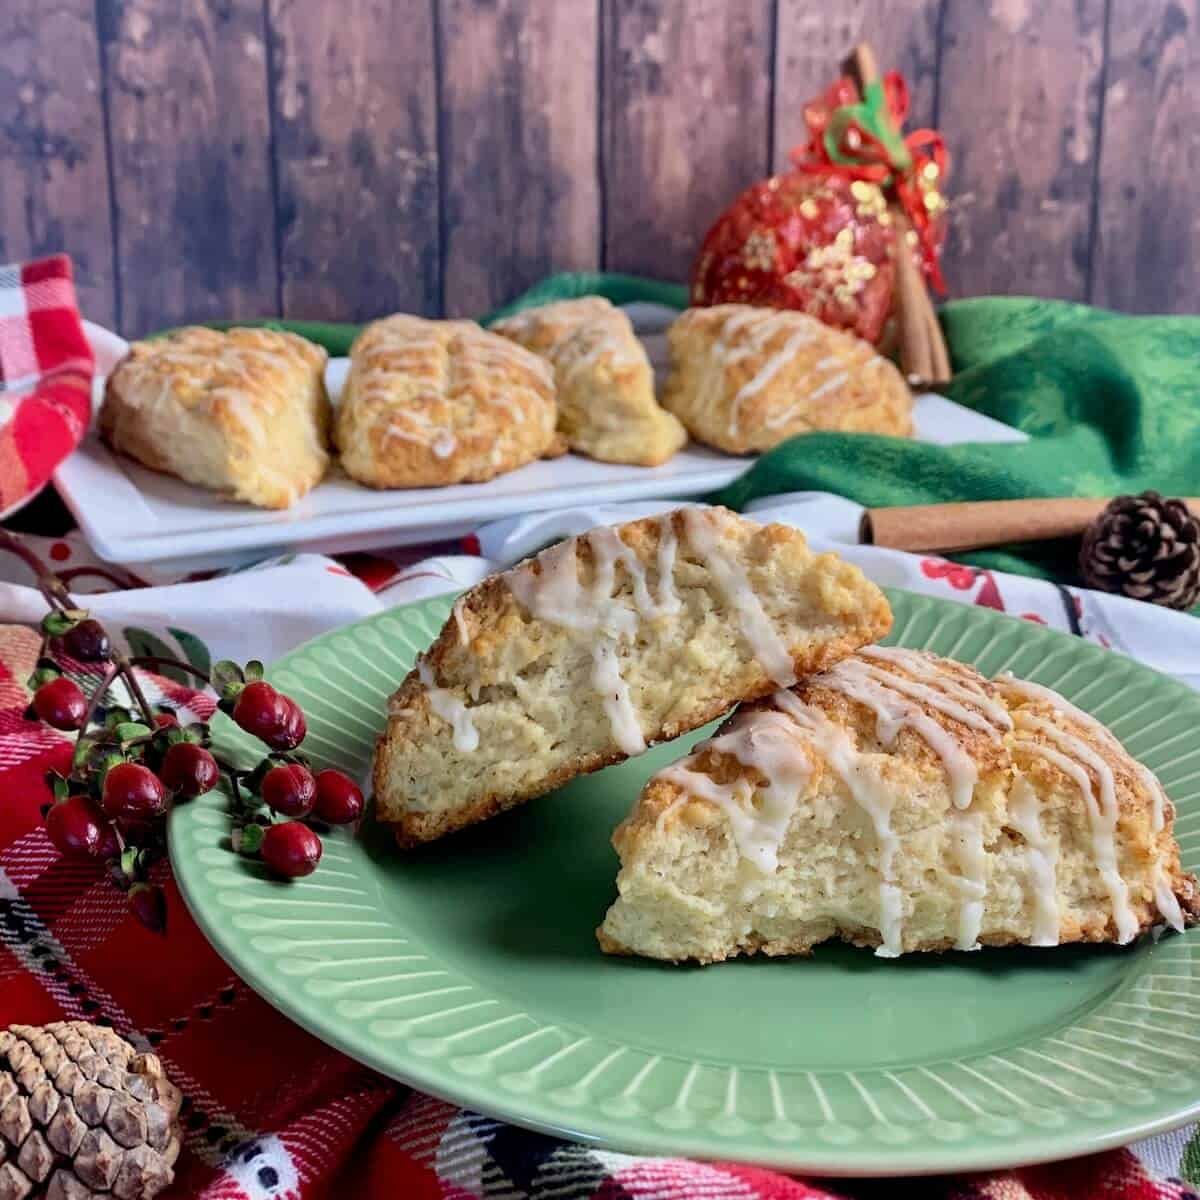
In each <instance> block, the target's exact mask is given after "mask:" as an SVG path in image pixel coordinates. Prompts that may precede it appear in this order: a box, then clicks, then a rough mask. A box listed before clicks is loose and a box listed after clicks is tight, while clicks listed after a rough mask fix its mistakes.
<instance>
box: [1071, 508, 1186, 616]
mask: <svg viewBox="0 0 1200 1200" xmlns="http://www.w3.org/2000/svg"><path fill="white" fill-rule="evenodd" d="M1079 567H1080V570H1081V571H1082V572H1083V579H1084V582H1085V583H1086V584H1087V585H1088V586H1089V587H1094V588H1099V589H1100V590H1101V591H1104V592H1117V593H1119V594H1120V595H1123V596H1130V597H1132V598H1133V599H1134V600H1148V601H1149V602H1150V603H1151V604H1162V605H1165V606H1166V607H1168V608H1191V607H1192V606H1193V605H1194V604H1195V603H1196V602H1197V600H1200V521H1198V520H1197V519H1196V518H1195V517H1194V516H1193V515H1192V513H1191V511H1190V510H1189V509H1188V506H1187V505H1186V504H1185V503H1184V502H1183V501H1182V500H1164V499H1163V498H1162V497H1161V496H1160V495H1159V494H1158V493H1157V492H1143V493H1142V494H1141V495H1140V496H1118V497H1117V498H1116V499H1115V500H1113V501H1112V502H1111V503H1110V504H1109V506H1108V507H1107V508H1106V509H1105V510H1104V511H1103V512H1102V513H1101V514H1100V515H1099V516H1098V517H1097V518H1096V519H1095V520H1094V521H1093V522H1092V523H1091V525H1090V526H1089V527H1088V529H1087V532H1086V533H1085V534H1084V535H1083V546H1082V548H1081V550H1080V553H1079Z"/></svg>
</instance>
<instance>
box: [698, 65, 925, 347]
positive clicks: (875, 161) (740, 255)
mask: <svg viewBox="0 0 1200 1200" xmlns="http://www.w3.org/2000/svg"><path fill="white" fill-rule="evenodd" d="M872 62H873V60H872ZM907 115H908V89H907V87H906V86H905V83H904V80H903V78H902V77H901V76H900V75H899V74H898V73H896V72H892V73H891V74H889V75H887V76H885V77H884V78H883V79H872V80H870V81H868V82H865V83H864V85H863V87H862V90H861V91H860V89H859V86H858V85H857V84H855V83H854V81H852V80H851V79H850V78H848V77H845V78H841V79H839V80H838V81H837V82H836V83H835V84H834V85H833V86H832V87H831V88H830V89H829V90H828V91H827V92H825V93H824V94H823V95H822V96H820V97H818V98H817V99H816V100H813V101H811V102H810V103H809V104H807V105H806V106H805V109H804V120H805V124H806V126H807V128H808V134H809V140H808V141H807V142H806V143H805V144H804V145H803V146H801V147H798V148H797V150H796V151H795V152H794V153H793V155H792V162H793V164H794V168H795V169H794V170H793V171H791V172H789V173H787V174H784V175H776V176H774V177H772V178H770V179H764V180H762V181H761V182H760V183H756V184H754V185H753V186H751V187H749V188H748V189H747V190H746V191H744V192H743V193H742V194H741V195H740V196H739V197H738V198H737V200H735V201H734V202H733V204H732V205H731V206H730V207H729V208H728V209H727V210H726V211H725V212H724V213H723V214H722V215H721V216H720V217H719V218H718V219H717V222H716V224H715V225H714V226H713V227H712V229H710V230H709V232H708V236H707V237H706V238H705V239H704V244H703V246H702V247H701V249H700V255H699V257H698V258H697V260H696V263H695V266H694V267H693V269H692V279H691V303H692V304H695V305H703V304H729V303H741V304H761V305H764V306H767V307H770V308H790V309H798V310H800V311H802V312H807V313H809V314H810V315H811V316H814V317H816V318H818V319H819V320H821V321H823V322H825V324H827V325H833V326H835V327H837V328H840V329H847V330H850V331H851V332H853V333H856V334H857V335H858V336H859V337H861V338H864V339H866V340H867V341H869V342H874V343H878V342H879V341H880V339H881V338H882V337H883V335H884V330H885V325H886V324H887V320H888V317H889V315H890V314H891V312H892V310H893V307H894V298H895V294H896V265H895V261H894V255H895V253H896V249H897V243H898V239H899V236H900V235H901V233H902V232H904V231H906V230H911V232H908V233H907V237H906V239H905V244H906V252H910V253H912V254H913V257H914V259H915V261H916V263H917V265H918V267H919V269H920V270H921V272H922V273H923V274H924V276H925V278H926V279H927V280H928V281H929V282H930V283H931V284H932V285H933V286H934V287H936V288H938V289H939V290H940V289H942V287H943V285H942V277H941V271H940V267H939V262H938V257H939V254H940V251H941V246H942V241H943V239H944V235H945V209H946V203H945V199H944V197H943V195H942V193H941V191H940V188H941V183H942V181H943V179H944V177H945V173H946V169H947V165H948V158H947V155H946V150H945V146H944V145H943V143H942V139H941V137H940V136H939V135H938V134H937V133H935V132H934V131H933V130H928V129H921V130H917V131H916V132H915V133H911V134H908V135H907V136H905V135H903V134H902V132H901V129H902V126H903V123H904V119H905V117H906V116H907Z"/></svg>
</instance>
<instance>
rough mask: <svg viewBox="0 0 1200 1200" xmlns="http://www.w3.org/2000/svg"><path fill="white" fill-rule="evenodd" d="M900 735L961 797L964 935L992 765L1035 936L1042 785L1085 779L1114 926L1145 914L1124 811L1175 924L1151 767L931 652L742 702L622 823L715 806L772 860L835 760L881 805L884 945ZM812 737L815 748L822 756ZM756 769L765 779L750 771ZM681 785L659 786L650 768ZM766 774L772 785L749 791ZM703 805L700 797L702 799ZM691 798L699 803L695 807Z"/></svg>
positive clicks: (1123, 931)
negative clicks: (983, 793) (1126, 861)
mask: <svg viewBox="0 0 1200 1200" xmlns="http://www.w3.org/2000/svg"><path fill="white" fill-rule="evenodd" d="M893 748H897V749H901V750H903V751H904V752H905V753H906V754H907V755H909V756H910V757H915V758H916V759H917V760H918V761H920V760H922V759H925V760H929V761H931V762H932V763H933V764H935V765H936V766H937V767H939V768H940V769H941V771H942V772H943V773H944V777H945V780H946V784H947V787H948V790H949V794H950V798H951V810H950V813H949V816H948V819H949V820H950V822H951V823H952V830H953V835H954V836H953V844H954V846H955V851H954V853H955V858H956V860H957V862H956V865H957V868H958V871H959V873H960V874H959V924H958V937H957V941H956V947H957V948H958V949H974V948H975V947H976V946H977V945H978V936H979V931H980V924H981V921H982V919H983V913H984V900H985V896H986V858H985V850H984V844H983V833H982V824H981V822H980V821H979V820H978V819H977V817H976V814H974V813H973V812H972V811H971V806H972V801H973V798H974V795H975V789H976V786H977V784H979V782H980V780H981V779H985V778H986V779H990V780H992V781H995V780H997V779H1001V780H1003V782H1004V784H1005V785H1006V786H1007V787H1008V788H1009V789H1010V790H1009V792H1008V794H1009V801H1008V818H1007V819H1008V824H1009V826H1010V827H1011V828H1013V829H1014V830H1015V831H1016V832H1017V833H1018V834H1020V836H1021V837H1022V838H1023V839H1024V842H1025V845H1026V848H1027V849H1026V853H1027V855H1028V863H1029V870H1028V879H1029V888H1030V892H1031V901H1032V911H1033V914H1034V933H1033V937H1032V939H1031V942H1032V944H1033V945H1057V944H1058V941H1059V929H1058V909H1057V904H1056V900H1055V861H1056V852H1055V850H1054V846H1053V845H1052V843H1051V840H1050V839H1049V838H1048V837H1047V835H1046V832H1045V831H1044V830H1043V829H1042V827H1041V819H1040V815H1039V805H1038V794H1039V793H1038V790H1037V785H1049V786H1051V787H1053V788H1055V789H1056V790H1058V791H1067V792H1072V791H1073V792H1074V793H1076V794H1077V795H1078V798H1079V801H1080V802H1081V803H1082V804H1083V805H1084V806H1085V809H1086V816H1087V824H1088V829H1089V831H1090V850H1091V857H1092V861H1093V862H1094V864H1095V866H1096V868H1097V869H1098V871H1099V874H1100V877H1101V879H1102V880H1103V883H1104V886H1105V889H1106V891H1107V894H1108V898H1109V902H1110V904H1111V910H1112V918H1113V922H1114V925H1115V928H1116V931H1117V940H1118V941H1120V942H1127V941H1129V940H1131V939H1132V938H1133V937H1134V936H1135V935H1136V934H1137V932H1138V930H1139V922H1138V920H1137V918H1136V916H1135V915H1134V913H1133V911H1132V908H1131V905H1130V897H1129V891H1128V887H1127V886H1126V883H1125V881H1124V880H1123V879H1122V877H1121V873H1120V870H1119V868H1118V863H1117V854H1116V848H1115V846H1116V841H1115V839H1116V834H1117V830H1118V825H1121V826H1122V828H1123V829H1125V830H1126V831H1135V833H1136V837H1137V839H1138V840H1139V842H1140V843H1141V844H1143V845H1144V846H1145V847H1146V852H1147V853H1148V854H1149V855H1150V856H1151V863H1152V865H1151V878H1152V882H1153V889H1154V902H1155V904H1156V905H1157V907H1158V910H1159V912H1160V914H1161V916H1162V918H1163V920H1164V921H1166V922H1167V923H1168V924H1169V925H1171V926H1172V927H1173V928H1176V929H1182V928H1183V924H1184V919H1183V914H1182V912H1181V909H1180V905H1179V901H1178V899H1177V898H1176V895H1175V893H1174V891H1173V889H1172V887H1171V886H1170V881H1169V879H1168V877H1167V871H1166V862H1165V854H1166V852H1167V848H1168V846H1169V845H1170V844H1171V843H1170V838H1169V835H1164V830H1165V829H1166V826H1167V824H1168V822H1169V821H1170V819H1171V817H1172V815H1173V814H1172V811H1171V807H1170V802H1169V801H1168V800H1167V799H1166V797H1165V795H1164V793H1163V790H1162V787H1161V785H1160V784H1159V782H1158V780H1157V779H1156V778H1155V777H1154V775H1153V773H1152V772H1151V771H1150V770H1149V769H1148V768H1146V767H1144V766H1142V765H1141V764H1140V763H1137V762H1135V761H1134V760H1133V759H1132V758H1131V757H1130V756H1129V754H1128V753H1127V752H1126V751H1125V750H1124V748H1123V747H1122V746H1121V745H1120V743H1119V742H1118V741H1117V740H1116V738H1115V737H1114V736H1113V735H1112V734H1111V733H1110V732H1109V731H1108V730H1107V729H1106V728H1105V727H1104V726H1103V725H1101V724H1100V722H1098V721H1096V720H1095V719H1094V718H1092V717H1090V716H1088V715H1087V714H1085V713H1083V712H1081V711H1080V710H1079V709H1077V708H1075V707H1074V706H1073V705H1071V704H1070V703H1069V702H1068V701H1066V700H1065V699H1064V698H1063V697H1062V696H1060V695H1058V693H1056V692H1053V691H1051V690H1050V689H1048V688H1044V687H1041V686H1040V685H1037V684H1031V683H1026V682H1024V681H1022V680H1017V679H1014V678H1012V677H1011V676H1002V677H999V678H998V679H997V680H995V681H993V682H989V681H987V680H986V679H984V678H983V677H982V676H981V675H979V674H978V673H977V672H976V671H974V670H973V669H972V668H970V667H967V666H964V665H963V664H960V663H956V662H952V661H950V660H948V659H943V658H939V657H937V656H935V655H932V654H928V653H924V652H920V651H913V650H901V649H896V648H891V647H867V648H865V649H863V650H860V651H859V652H858V654H857V655H856V656H853V657H851V658H848V659H846V660H844V661H843V662H841V663H839V664H838V665H837V666H835V667H833V668H832V669H831V670H829V671H826V672H824V673H822V674H820V675H817V676H813V677H812V678H810V679H808V680H806V681H804V682H803V683H802V684H800V685H799V686H798V687H796V688H795V689H793V690H787V691H780V692H777V693H776V694H775V695H774V696H773V697H771V698H770V699H769V700H767V701H763V702H761V703H760V704H758V705H755V706H751V707H748V708H746V709H745V710H743V711H742V712H741V713H739V714H738V715H737V716H736V717H735V718H734V720H733V721H732V722H731V723H730V724H729V725H728V726H727V727H726V729H725V730H724V731H722V732H721V733H720V734H719V735H718V736H717V737H715V738H713V739H710V740H709V741H708V742H705V743H702V744H701V745H700V746H698V747H697V748H696V750H695V751H694V753H693V754H692V755H691V756H689V757H688V758H687V759H684V760H683V761H682V762H680V763H677V764H675V765H673V766H670V767H668V768H666V769H665V770H664V771H661V772H659V774H658V775H656V776H655V778H654V780H652V781H651V784H650V785H648V787H647V791H646V794H645V799H646V802H647V807H646V810H645V811H644V812H643V813H642V814H640V815H639V814H638V812H637V811H636V810H635V814H634V816H633V817H631V818H630V820H629V821H627V822H626V823H625V824H624V825H622V826H621V827H619V828H618V830H617V833H616V834H615V835H614V841H615V843H616V844H617V846H618V849H623V843H624V842H625V841H626V840H627V839H634V840H636V839H637V838H638V837H639V835H640V830H641V827H643V826H644V824H645V822H646V821H649V820H652V821H653V822H654V823H655V824H656V826H657V827H658V828H659V829H662V828H663V826H664V825H665V823H666V822H668V821H671V820H674V819H680V818H682V819H685V820H687V819H699V820H703V819H704V817H703V809H704V808H705V807H713V808H715V809H717V810H719V811H720V812H721V813H722V814H723V816H724V818H725V819H726V820H727V821H728V823H729V827H730V832H731V834H732V837H733V839H734V842H735V844H736V846H737V849H738V852H739V854H740V855H741V857H742V859H743V860H744V861H745V862H746V863H747V864H748V865H749V866H750V867H751V868H752V869H753V870H754V871H757V872H758V873H760V874H763V875H769V874H771V873H773V872H774V871H775V870H776V869H777V854H778V851H779V848H780V846H781V844H782V841H783V838H784V835H785V834H786V832H787V829H788V825H789V822H790V820H791V817H792V814H793V812H794V811H795V809H796V807H797V805H798V804H799V802H800V801H801V799H802V798H803V796H805V795H806V794H807V793H808V791H809V789H810V787H811V786H813V785H814V784H815V781H816V780H817V778H818V777H819V773H820V772H824V771H832V772H833V773H834V775H835V776H836V777H837V778H839V779H840V780H841V782H842V783H843V784H844V785H845V787H846V789H847V791H848V792H849V794H850V796H851V798H852V800H853V802H854V803H855V805H856V806H857V807H858V808H860V809H861V810H862V812H863V813H864V815H865V816H866V817H867V818H868V820H869V821H870V824H871V825H872V827H873V829H874V832H875V835H876V837H877V839H878V843H879V864H878V868H879V911H880V934H881V938H882V942H881V945H880V946H879V949H878V950H877V953H878V954H880V955H883V956H885V957H890V956H894V955H896V954H899V953H900V952H901V949H902V946H901V942H902V934H903V927H902V920H903V918H902V896H901V894H900V892H899V890H898V889H897V888H896V886H895V884H894V882H893V878H892V871H893V864H894V859H895V854H896V852H897V850H898V848H899V838H898V837H897V834H896V832H895V830H893V828H892V825H891V808H892V805H893V803H894V800H895V783H894V782H889V781H888V780H887V779H885V778H883V777H882V776H881V775H880V774H879V771H878V767H877V764H875V763H873V762H872V761H871V758H872V755H878V754H879V752H880V751H886V750H890V749H893ZM814 752H815V754H816V756H817V757H816V758H814V757H813V755H814ZM747 771H750V772H752V773H753V774H754V775H755V776H757V777H758V778H759V779H760V780H761V781H762V782H760V783H758V784H757V785H756V784H754V783H752V782H751V781H750V779H748V778H747ZM656 781H658V782H661V783H665V784H669V785H671V786H670V787H668V788H656V787H655V786H654V784H655V782H656ZM756 787H757V788H758V790H759V791H760V792H761V796H760V799H759V801H758V803H757V804H755V803H754V802H753V796H754V793H755V790H756ZM697 804H699V805H700V811H699V812H696V805H697ZM693 814H694V815H693Z"/></svg>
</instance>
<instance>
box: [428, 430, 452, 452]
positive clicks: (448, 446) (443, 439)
mask: <svg viewBox="0 0 1200 1200" xmlns="http://www.w3.org/2000/svg"><path fill="white" fill-rule="evenodd" d="M457 449H458V440H457V438H455V436H454V434H452V433H450V432H449V431H446V430H443V431H442V432H441V433H439V434H438V435H437V437H435V438H434V439H433V453H434V454H435V455H436V456H437V457H438V458H449V457H450V455H452V454H453V453H454V451H455V450H457Z"/></svg>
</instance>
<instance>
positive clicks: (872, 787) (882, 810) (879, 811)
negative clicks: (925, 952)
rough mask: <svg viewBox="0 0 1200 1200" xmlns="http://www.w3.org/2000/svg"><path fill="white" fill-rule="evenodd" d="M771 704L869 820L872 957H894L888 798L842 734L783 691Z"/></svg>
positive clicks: (899, 898)
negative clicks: (874, 915) (874, 847)
mask: <svg viewBox="0 0 1200 1200" xmlns="http://www.w3.org/2000/svg"><path fill="white" fill-rule="evenodd" d="M774 703H775V706H776V708H779V709H781V710H782V711H783V712H785V713H786V714H787V715H788V716H789V717H791V719H792V720H793V721H795V722H796V724H797V725H799V726H800V727H801V728H802V729H803V730H805V732H806V733H808V735H809V737H810V738H811V739H812V742H813V745H814V746H815V747H816V749H817V751H818V752H819V753H820V754H821V756H822V757H823V758H824V759H825V761H826V762H827V763H828V764H829V766H830V768H831V769H832V770H833V772H834V774H836V775H837V776H838V778H839V779H841V781H842V782H843V783H844V784H845V785H846V788H847V790H848V791H849V792H850V795H851V796H852V797H853V799H854V802H855V803H856V804H857V805H858V806H859V808H861V809H862V810H863V812H865V813H866V814H867V816H868V817H869V818H870V819H871V823H872V825H873V826H874V829H875V837H876V841H877V843H878V846H879V863H878V871H879V934H880V938H881V939H882V941H881V944H880V945H879V947H878V948H877V949H876V951H875V953H876V954H877V955H878V956H879V957H880V958H896V957H897V956H898V955H900V954H901V953H903V950H904V945H903V941H902V938H901V934H902V931H903V923H904V905H903V895H902V893H901V891H900V888H899V887H898V886H897V884H896V882H895V871H894V868H895V860H896V851H897V850H898V849H899V848H900V839H899V838H898V837H897V836H896V834H895V832H894V831H893V830H892V804H893V802H894V799H895V796H894V793H893V791H892V789H891V788H890V787H888V786H887V785H885V784H884V783H883V781H882V780H881V779H879V777H878V776H877V775H875V774H874V773H873V772H872V771H871V770H870V769H869V763H868V762H867V761H866V760H865V759H864V758H863V756H862V755H860V754H859V753H858V752H857V751H856V750H855V748H854V744H853V743H852V742H851V740H850V738H849V736H848V735H847V733H846V731H845V730H844V729H841V728H839V727H838V726H837V725H834V724H833V722H832V721H830V720H829V718H828V717H826V716H825V714H824V713H823V712H821V711H820V710H819V709H816V708H812V707H810V706H809V705H807V704H805V703H804V702H803V701H801V700H800V699H799V698H798V697H797V696H796V695H795V694H793V693H792V692H787V691H780V692H776V693H775V696H774Z"/></svg>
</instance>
